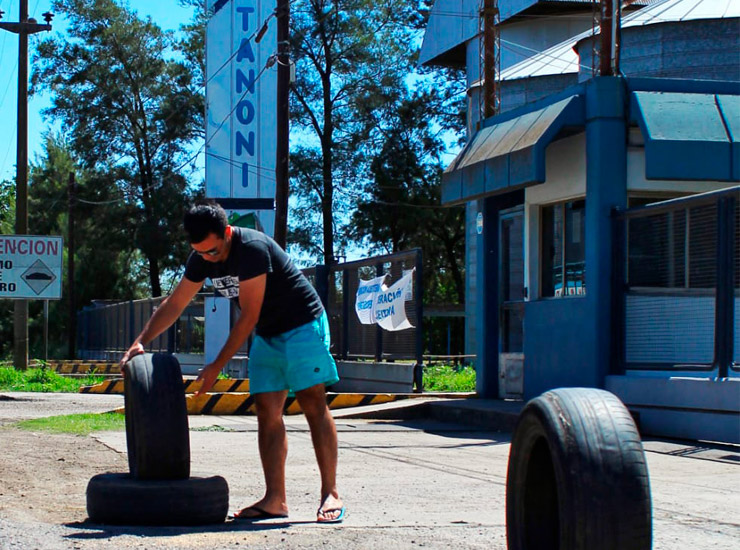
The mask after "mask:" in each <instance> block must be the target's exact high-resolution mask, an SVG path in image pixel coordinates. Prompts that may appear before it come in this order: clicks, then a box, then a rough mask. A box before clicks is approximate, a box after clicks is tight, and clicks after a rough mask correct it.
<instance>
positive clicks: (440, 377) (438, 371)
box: [424, 365, 475, 392]
mask: <svg viewBox="0 0 740 550" xmlns="http://www.w3.org/2000/svg"><path fill="white" fill-rule="evenodd" d="M424 391H434V392H474V391H475V369H474V368H473V367H462V366H461V367H456V366H452V365H432V366H425V367H424Z"/></svg>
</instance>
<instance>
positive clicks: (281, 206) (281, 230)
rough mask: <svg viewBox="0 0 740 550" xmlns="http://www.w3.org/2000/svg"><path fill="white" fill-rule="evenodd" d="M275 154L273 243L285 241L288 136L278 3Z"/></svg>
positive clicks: (282, 3)
mask: <svg viewBox="0 0 740 550" xmlns="http://www.w3.org/2000/svg"><path fill="white" fill-rule="evenodd" d="M276 19H277V56H278V68H277V151H276V157H277V158H276V164H275V241H276V242H277V243H278V244H279V245H280V246H282V247H283V248H285V246H286V244H287V240H288V155H289V137H288V136H289V133H290V121H289V115H290V104H289V94H290V66H291V62H290V42H289V34H290V2H289V0H277V11H276Z"/></svg>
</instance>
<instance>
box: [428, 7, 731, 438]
mask: <svg viewBox="0 0 740 550" xmlns="http://www.w3.org/2000/svg"><path fill="white" fill-rule="evenodd" d="M631 7H632V9H631V11H625V13H624V14H623V19H622V31H621V49H620V53H621V63H620V69H621V71H620V74H619V76H614V77H603V76H596V71H595V70H594V68H593V65H594V62H593V60H594V57H595V52H598V47H599V44H598V41H599V37H598V36H595V35H594V29H593V27H592V25H593V20H592V4H591V2H580V1H539V2H538V1H536V0H499V8H500V23H499V31H500V42H501V73H500V95H501V103H500V105H501V110H500V112H499V114H497V115H496V116H493V117H490V118H487V119H485V120H484V119H483V117H481V116H480V114H479V113H480V110H479V109H478V105H479V103H480V101H479V95H480V90H481V88H482V86H481V85H482V82H481V77H480V70H479V68H480V62H479V52H480V41H479V33H478V28H479V27H478V25H479V24H478V10H479V9H480V2H479V0H437V2H436V3H435V5H434V7H433V9H432V13H431V16H430V20H429V24H428V27H427V31H426V34H425V38H424V43H423V46H422V52H421V61H422V63H426V64H430V65H444V66H450V67H460V68H465V70H466V73H467V82H468V96H469V100H470V101H469V112H468V127H469V135H468V142H467V145H466V146H465V147H464V148H463V150H462V151H461V152H460V153H459V155H458V156H457V158H456V159H455V160H454V161H453V162H452V163H451V164H450V166H449V167H448V168H447V170H446V172H445V176H444V180H443V192H442V196H443V199H442V200H443V203H444V204H448V205H454V204H464V205H466V209H467V225H468V231H467V241H466V250H467V252H466V254H467V258H466V264H467V267H468V274H467V276H468V280H467V286H466V290H467V294H466V295H467V303H466V320H467V326H466V345H467V347H468V352H472V353H475V355H476V356H477V363H476V370H477V373H478V388H477V389H478V393H479V394H480V395H481V396H484V397H498V398H524V399H529V398H531V397H534V396H536V395H538V394H540V393H541V392H543V391H546V390H548V389H551V388H554V387H562V386H592V387H603V388H606V389H609V390H610V391H613V392H614V393H616V394H617V395H619V396H620V398H621V399H622V400H623V401H624V402H625V403H626V404H627V405H628V406H629V408H630V409H631V410H632V411H633V412H635V413H636V414H637V415H638V416H639V420H640V424H641V429H642V430H643V432H644V433H648V434H655V435H662V436H670V437H680V438H691V439H709V440H719V441H731V442H736V443H737V442H740V376H739V374H740V373H739V372H738V368H740V291H739V290H738V289H739V287H740V209H739V207H738V205H739V204H740V187H738V186H737V185H738V182H739V181H740V33H738V29H739V28H740V4H739V3H738V2H736V1H732V0H721V1H720V0H662V1H658V2H635V3H632V5H631ZM596 31H597V32H598V29H596Z"/></svg>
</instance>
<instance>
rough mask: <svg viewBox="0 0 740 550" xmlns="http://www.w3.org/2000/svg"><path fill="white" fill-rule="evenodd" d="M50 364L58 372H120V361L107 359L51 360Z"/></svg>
mask: <svg viewBox="0 0 740 550" xmlns="http://www.w3.org/2000/svg"><path fill="white" fill-rule="evenodd" d="M48 366H49V368H50V369H51V370H53V371H54V372H56V373H58V374H120V372H121V367H119V366H118V363H109V362H105V361H50V362H49V363H48Z"/></svg>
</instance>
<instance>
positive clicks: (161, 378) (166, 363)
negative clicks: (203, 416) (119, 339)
mask: <svg viewBox="0 0 740 550" xmlns="http://www.w3.org/2000/svg"><path fill="white" fill-rule="evenodd" d="M124 370H125V373H124V402H125V409H126V445H127V448H128V463H129V470H130V471H131V475H132V476H133V477H134V478H136V479H187V478H188V477H190V434H189V432H188V413H187V408H186V405H185V388H184V385H183V381H182V373H181V371H180V364H179V363H178V361H177V359H176V358H175V357H174V356H172V355H167V354H164V353H157V354H154V355H151V354H143V355H137V356H136V357H134V358H133V359H131V361H129V362H128V363H126V366H125V367H124Z"/></svg>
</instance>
